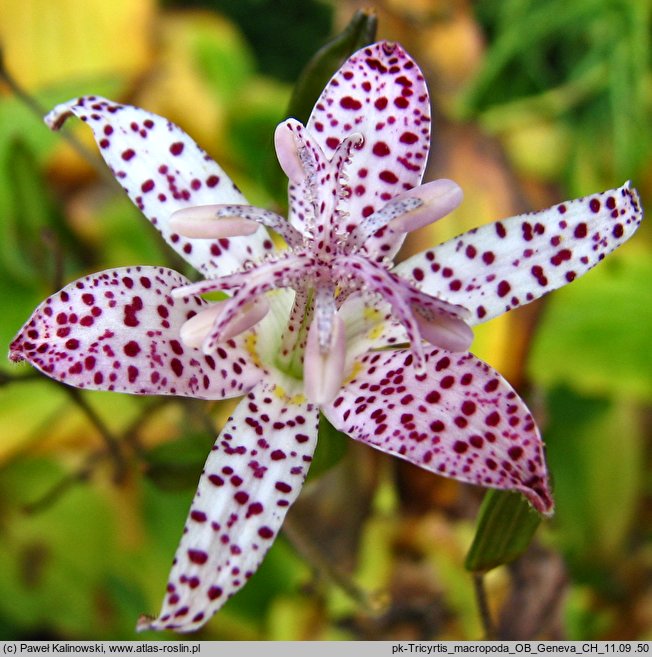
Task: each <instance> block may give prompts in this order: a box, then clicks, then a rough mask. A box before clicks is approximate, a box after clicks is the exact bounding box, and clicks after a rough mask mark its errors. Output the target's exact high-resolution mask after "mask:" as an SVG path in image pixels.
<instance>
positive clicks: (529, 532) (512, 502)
mask: <svg viewBox="0 0 652 657" xmlns="http://www.w3.org/2000/svg"><path fill="white" fill-rule="evenodd" d="M540 522H541V516H540V515H539V514H538V513H537V512H536V511H534V510H533V509H532V507H531V506H530V505H529V504H528V503H527V502H526V500H525V498H524V497H523V496H522V495H520V494H518V493H513V492H511V491H504V490H490V491H489V492H488V493H487V494H486V495H485V498H484V501H483V502H482V506H481V507H480V513H479V516H478V528H477V530H476V533H475V536H474V538H473V543H472V544H471V547H470V548H469V552H468V554H467V555H466V560H465V562H464V567H465V568H466V569H467V570H470V571H472V572H474V573H485V572H487V571H489V570H491V569H493V568H496V567H497V566H502V565H504V564H506V563H510V562H511V561H514V559H517V558H518V557H520V556H521V554H523V552H525V550H526V549H527V547H528V545H529V544H530V541H531V540H532V537H533V536H534V532H535V531H536V530H537V527H538V526H539V523H540Z"/></svg>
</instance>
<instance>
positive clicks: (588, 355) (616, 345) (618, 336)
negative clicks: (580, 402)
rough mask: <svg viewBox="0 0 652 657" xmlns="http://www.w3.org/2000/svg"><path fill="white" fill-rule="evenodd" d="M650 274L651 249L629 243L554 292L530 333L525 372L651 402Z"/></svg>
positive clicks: (588, 390) (600, 392) (552, 381)
mask: <svg viewBox="0 0 652 657" xmlns="http://www.w3.org/2000/svg"><path fill="white" fill-rule="evenodd" d="M637 239H639V238H638V237H635V238H634V240H635V241H636V240H637ZM631 246H632V247H633V246H634V245H633V244H632V245H631ZM650 280H652V259H650V256H649V253H648V252H647V251H646V250H644V249H642V248H641V249H639V250H632V249H629V250H628V252H627V254H626V256H623V255H622V252H619V253H618V254H615V255H612V256H610V257H609V258H608V259H607V260H605V261H604V262H603V263H601V264H600V266H599V267H596V269H594V270H593V271H592V272H590V273H589V274H587V275H586V276H585V277H583V278H582V279H581V280H580V281H577V282H576V283H573V284H572V285H569V286H566V287H565V288H563V289H561V290H557V291H556V292H555V294H554V295H552V297H551V298H550V301H549V302H548V305H547V306H546V311H545V314H544V318H543V321H542V323H541V325H540V327H539V330H538V332H537V335H536V337H535V339H534V343H533V348H532V352H531V355H530V359H529V364H528V365H529V366H528V370H529V375H530V377H531V378H532V379H533V380H535V381H536V382H537V383H539V384H543V385H545V386H546V387H553V386H555V385H560V384H565V385H569V386H571V387H572V388H573V389H575V390H577V391H581V392H584V393H586V394H591V395H607V396H612V395H613V396H618V397H625V396H629V397H632V398H634V399H639V400H641V401H648V402H649V401H650V400H652V349H650V336H651V335H652V286H650Z"/></svg>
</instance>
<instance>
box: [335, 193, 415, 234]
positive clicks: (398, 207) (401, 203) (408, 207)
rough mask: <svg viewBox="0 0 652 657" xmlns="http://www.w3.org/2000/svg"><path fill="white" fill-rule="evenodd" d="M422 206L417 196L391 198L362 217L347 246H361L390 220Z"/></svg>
mask: <svg viewBox="0 0 652 657" xmlns="http://www.w3.org/2000/svg"><path fill="white" fill-rule="evenodd" d="M422 206H423V201H422V200H421V199H419V198H405V197H403V196H401V197H399V198H395V199H392V200H391V201H389V203H387V204H386V205H384V206H383V207H382V208H380V210H377V211H376V212H374V213H373V214H371V215H369V216H368V217H367V218H366V219H363V220H362V221H361V222H360V223H359V224H358V225H357V226H356V227H355V228H354V229H353V231H352V232H351V234H350V235H349V237H348V238H347V240H346V244H347V246H349V247H358V246H362V245H363V244H364V243H365V242H366V241H367V239H369V238H370V237H371V236H372V235H373V234H374V233H376V232H378V231H379V230H380V229H381V228H384V227H385V226H387V225H388V224H389V225H390V226H391V222H392V221H395V220H396V219H398V218H400V217H401V216H402V215H404V214H405V213H406V212H410V211H412V210H416V209H418V208H420V207H422Z"/></svg>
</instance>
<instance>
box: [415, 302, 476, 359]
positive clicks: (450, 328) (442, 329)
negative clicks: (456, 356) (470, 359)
mask: <svg viewBox="0 0 652 657" xmlns="http://www.w3.org/2000/svg"><path fill="white" fill-rule="evenodd" d="M414 319H415V320H416V322H417V326H418V327H419V333H420V335H421V337H422V338H423V339H424V340H426V341H427V342H429V343H430V344H431V345H433V346H435V347H441V348H442V349H446V350H448V351H452V352H458V351H467V350H468V348H469V347H470V346H471V343H472V342H473V331H472V329H471V327H470V326H469V325H468V324H467V323H466V322H464V321H462V320H461V319H457V318H455V317H448V316H445V315H438V316H436V317H432V318H426V317H425V316H424V315H422V314H421V313H420V312H419V310H418V309H415V312H414Z"/></svg>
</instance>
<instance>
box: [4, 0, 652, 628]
mask: <svg viewBox="0 0 652 657" xmlns="http://www.w3.org/2000/svg"><path fill="white" fill-rule="evenodd" d="M361 8H365V9H367V10H373V11H375V12H376V15H377V18H378V37H379V38H385V39H393V40H398V41H400V42H402V44H403V45H404V46H405V48H406V49H407V50H408V51H409V52H410V53H411V54H412V55H413V56H414V57H415V58H416V59H417V61H418V62H419V63H420V65H421V67H422V68H423V70H424V72H425V73H426V75H427V77H428V80H429V85H430V89H431V95H432V102H433V109H434V117H435V126H434V127H435V130H434V139H433V147H432V154H431V160H430V166H429V171H428V173H427V175H426V179H433V178H437V177H443V176H446V177H449V178H452V179H454V180H456V181H457V182H458V183H459V184H460V185H461V186H462V187H463V189H464V191H465V201H464V203H463V205H462V206H461V208H460V209H459V210H457V211H456V212H455V213H454V214H453V215H452V216H451V217H449V218H447V219H446V220H444V221H442V222H439V223H437V224H436V225H435V226H433V227H429V228H427V229H423V230H422V232H421V233H420V234H418V235H417V236H416V237H414V238H413V239H412V241H411V242H408V243H407V244H406V247H405V248H404V251H403V254H402V255H407V254H409V253H411V252H415V251H418V250H421V249H423V247H424V245H425V244H435V243H437V242H439V241H442V240H444V239H446V238H449V237H452V236H453V235H455V234H457V233H459V232H462V231H464V230H466V229H468V228H471V227H474V226H477V225H480V224H483V223H486V222H488V221H492V220H495V219H498V218H502V217H506V216H510V215H513V214H517V213H520V212H523V211H527V210H532V209H539V208H543V207H547V206H549V205H551V204H553V203H555V202H559V201H561V200H563V199H566V198H572V197H576V196H580V195H583V194H586V193H590V192H595V191H599V190H602V189H606V188H610V187H615V186H619V185H621V184H622V183H623V182H624V181H625V180H627V179H631V180H632V181H633V183H634V185H635V186H636V187H638V188H639V190H640V191H641V194H642V198H643V205H644V206H645V205H647V206H648V207H652V205H651V202H652V157H651V150H650V146H651V140H652V132H651V130H650V125H651V122H650V121H651V118H652V112H651V110H652V75H651V69H650V35H651V31H650V28H651V21H650V15H651V10H652V4H651V3H650V1H649V0H575V1H574V2H567V0H548V1H547V2H545V3H542V2H538V1H537V0H482V1H478V2H471V1H470V0H384V1H382V2H365V3H358V2H353V1H351V2H349V1H346V0H345V1H342V2H328V1H325V0H324V1H320V0H212V1H211V0H206V1H201V0H197V1H196V2H173V1H167V2H166V1H163V0H160V1H158V2H157V1H156V0H113V1H112V2H111V3H107V2H105V1H104V0H59V1H58V2H56V3H53V2H50V1H49V0H0V47H1V48H2V51H3V56H4V71H5V72H4V74H3V79H2V80H0V295H1V296H0V298H1V300H2V308H3V312H2V320H1V321H0V343H1V344H2V345H8V344H9V342H10V340H11V338H12V337H13V335H14V334H15V333H16V331H17V330H18V329H19V328H20V326H21V325H22V323H23V322H24V321H25V320H26V319H27V317H28V316H29V315H30V313H31V312H32V310H33V308H34V307H35V306H36V305H37V303H39V302H40V301H41V300H42V299H43V298H44V297H45V296H47V295H49V294H51V293H52V292H53V291H55V290H56V289H58V288H59V287H61V286H62V285H64V284H65V283H67V282H69V281H71V280H73V279H74V278H77V277H79V276H81V275H84V274H86V273H90V272H93V271H98V270H100V269H104V268H108V267H116V266H125V265H134V264H166V265H169V266H173V267H176V268H179V269H183V264H182V263H179V262H178V261H176V260H175V258H173V257H172V254H171V251H170V250H168V249H167V248H166V247H165V245H164V244H163V243H162V241H161V240H160V239H159V237H158V235H157V234H156V232H155V231H154V230H153V229H151V227H150V226H149V225H148V224H147V222H146V221H144V220H143V219H142V217H140V215H139V213H138V211H137V210H136V209H135V208H134V207H132V206H131V204H130V202H129V201H128V199H127V198H126V197H125V196H123V195H122V194H121V192H120V190H119V189H118V187H117V185H116V184H114V183H113V182H112V181H111V180H109V179H108V178H107V176H106V172H104V173H103V165H101V164H99V160H98V159H97V158H96V156H95V153H96V150H95V146H94V144H93V143H92V141H91V140H90V135H89V134H88V132H86V131H84V130H83V127H82V126H80V125H74V126H72V129H71V132H72V134H73V135H74V136H75V138H76V139H77V140H79V141H80V142H81V143H82V144H83V145H84V146H85V148H87V149H88V151H89V152H90V154H91V155H90V158H86V159H85V158H84V157H81V156H80V155H79V153H78V152H77V151H76V150H75V149H73V148H71V146H70V145H69V144H68V143H67V142H66V140H65V139H63V138H62V136H61V135H59V134H52V133H50V132H49V131H48V130H47V129H46V127H45V125H44V124H43V123H42V121H41V119H40V118H39V114H41V113H42V111H44V110H42V109H41V108H44V109H45V110H47V109H50V108H51V107H52V106H53V105H54V104H56V103H58V102H62V101H64V100H67V99H69V98H72V97H75V96H79V95H82V94H87V93H95V94H101V95H106V96H109V97H111V98H113V99H115V100H119V101H122V102H128V103H131V104H135V105H139V106H142V107H145V108H147V109H149V110H151V111H153V112H156V113H158V114H162V115H164V116H166V117H168V118H169V119H171V120H173V121H175V122H176V123H178V124H179V125H181V126H182V127H183V128H184V129H185V130H186V131H187V132H188V133H189V134H190V135H191V136H192V137H193V138H194V139H195V140H196V141H197V142H198V143H200V144H201V145H202V146H203V147H204V148H206V149H207V150H208V151H209V153H210V154H211V155H212V156H213V157H214V158H215V159H216V160H217V161H219V162H220V164H221V165H222V166H223V167H224V168H225V169H226V170H227V172H228V173H229V175H230V176H231V178H232V179H233V180H234V181H236V182H237V184H238V185H239V186H240V187H241V189H243V191H244V192H245V194H246V196H247V197H248V199H249V200H250V201H251V202H252V203H254V204H256V205H262V206H266V207H270V208H274V209H276V210H277V211H283V210H284V203H285V199H284V197H283V194H282V193H279V187H278V184H277V181H278V169H275V166H276V165H275V164H274V160H273V150H272V134H273V129H274V127H275V125H276V124H277V123H278V122H279V121H280V120H282V119H283V118H285V116H286V108H287V106H288V101H289V99H290V93H291V90H292V85H293V82H294V81H295V80H296V78H297V76H298V74H299V73H300V71H301V69H302V68H303V66H304V65H305V64H306V63H307V61H308V60H309V59H310V57H311V56H312V55H313V54H314V52H315V51H316V49H317V47H318V46H320V45H321V44H323V43H324V42H325V41H326V40H327V39H328V38H329V37H330V36H331V35H333V34H335V33H337V32H339V31H341V30H342V29H343V27H344V26H345V25H346V24H347V23H348V22H349V20H350V19H351V17H352V16H353V14H354V12H355V11H356V10H358V9H361ZM8 76H10V79H9V77H8ZM16 85H18V87H19V88H18V89H17V88H16ZM17 92H18V93H17ZM71 123H72V122H71ZM80 128H81V129H80ZM651 230H652V229H650V226H649V222H648V223H644V225H643V226H642V228H641V230H640V231H639V232H638V234H637V235H636V236H635V237H634V239H632V240H631V242H630V243H628V244H627V245H626V246H625V247H623V248H622V249H620V250H619V251H618V252H617V253H616V254H615V255H613V256H611V257H610V258H608V259H607V260H606V261H605V262H604V263H602V264H601V266H600V267H599V268H597V269H596V270H594V271H592V272H591V273H589V274H588V275H587V276H585V277H584V278H582V279H581V280H580V281H578V282H576V283H574V284H573V285H571V286H569V287H566V288H564V289H563V290H560V291H558V292H556V293H554V294H553V295H552V296H551V297H549V298H546V299H544V300H542V301H540V302H537V303H535V304H532V305H530V306H527V307H526V308H523V309H521V310H519V311H516V312H513V313H510V314H509V315H508V316H503V317H501V318H499V319H497V320H494V321H492V322H490V323H489V324H488V325H486V326H482V327H479V328H478V330H477V333H476V335H477V337H476V341H475V343H474V345H473V351H474V352H475V353H476V354H477V355H478V356H480V357H481V358H483V359H485V360H486V361H487V362H489V363H490V364H491V365H493V366H494V367H496V368H497V369H498V370H500V371H501V372H502V373H503V374H504V375H505V376H506V378H507V379H508V380H510V381H511V382H512V384H513V385H514V386H515V387H517V388H518V390H519V392H520V393H521V394H522V395H523V396H524V397H525V399H526V400H527V401H528V403H529V405H530V407H531V408H532V410H533V412H534V414H535V416H536V417H537V420H538V422H539V423H540V426H541V427H542V429H543V432H544V436H545V440H546V444H547V448H548V461H549V466H550V470H551V472H552V477H553V481H554V489H555V498H556V502H557V513H556V515H555V517H554V519H552V520H551V521H546V522H544V523H543V524H541V526H540V527H539V528H538V531H537V533H536V535H535V537H534V540H533V541H532V543H531V544H530V546H529V548H528V549H527V550H526V551H525V553H524V554H523V555H522V556H521V557H520V558H519V559H518V560H516V561H515V562H513V563H512V564H510V565H508V566H502V567H500V568H496V569H494V570H492V571H491V572H489V573H488V574H487V575H486V577H485V578H484V590H485V593H486V602H487V604H488V612H489V614H490V615H491V617H492V618H493V623H494V625H495V633H496V635H497V636H499V637H500V638H504V639H532V638H549V639H582V640H595V639H608V640H612V639H621V640H626V639H630V640H633V639H648V640H652V541H651V540H650V539H651V538H652V536H651V533H652V487H651V484H652V479H651V473H652V469H651V467H650V465H651V464H650V460H651V450H650V447H651V438H652V436H651V427H652V405H651V402H652V349H651V348H650V336H651V329H652V285H651V284H650V281H652V259H651V257H650V255H651V253H652V245H651V242H650V237H651ZM0 384H1V385H0V639H64V640H71V639H134V638H136V635H135V633H134V626H135V621H136V619H137V617H138V615H139V614H140V613H143V612H147V613H156V612H157V610H158V609H159V605H160V602H161V600H162V596H163V592H164V588H165V583H166V581H167V575H168V570H169V566H170V563H171V560H172V557H173V555H174V551H175V549H176V546H177V543H178V540H179V537H180V533H181V529H182V526H183V523H184V520H185V516H186V513H187V509H188V507H189V504H190V500H191V498H192V495H193V493H194V490H195V483H196V480H197V477H198V474H199V472H200V471H201V467H202V464H203V460H204V458H205V456H206V454H207V453H208V451H209V449H210V446H211V445H212V442H213V440H214V437H215V435H216V434H217V432H218V431H219V429H220V427H221V425H222V423H223V422H224V420H225V418H226V417H227V416H228V413H229V411H230V409H232V408H233V404H232V403H231V402H224V403H212V404H211V403H206V402H197V401H192V400H177V399H172V398H136V397H130V396H125V395H117V394H104V393H91V392H84V393H78V392H75V391H73V390H71V389H67V388H65V387H63V386H60V385H58V384H56V383H53V382H51V381H49V380H46V379H44V378H43V377H41V376H40V375H38V374H37V373H35V372H34V371H32V370H31V369H30V368H29V367H28V366H26V365H22V366H16V365H10V364H9V363H3V364H2V365H0ZM318 457H319V462H320V465H319V466H318V467H317V468H316V472H315V474H314V475H313V476H312V477H311V478H310V480H309V484H308V485H307V486H306V488H305V490H304V493H303V495H302V498H301V500H300V502H299V503H298V504H297V505H296V507H295V508H294V509H293V510H292V512H291V514H290V516H289V519H288V522H287V523H286V526H285V527H286V531H285V532H284V534H283V535H282V536H281V538H280V539H279V540H277V541H276V543H275V545H274V547H273V548H272V550H271V552H270V553H269V556H268V557H267V559H266V561H265V562H264V564H263V566H262V567H261V568H260V570H259V572H258V573H257V574H256V575H255V577H254V578H253V579H252V580H251V582H250V583H249V584H248V585H247V587H246V588H245V589H244V590H243V591H242V592H241V593H239V594H238V595H237V596H235V597H234V598H233V599H232V600H231V601H230V602H229V603H228V604H227V605H226V607H225V608H224V609H223V610H222V611H221V612H220V613H219V614H218V615H217V616H216V617H215V618H214V619H213V620H212V621H211V622H210V623H209V624H208V625H207V626H206V627H205V628H204V629H203V630H202V631H201V632H200V633H199V634H197V635H193V636H192V638H193V639H199V638H201V639H234V640H236V639H285V640H287V639H458V640H459V639H479V638H482V636H483V633H484V631H485V629H486V628H483V624H482V622H481V617H480V614H479V612H478V600H477V598H476V590H475V589H474V584H473V579H472V577H471V575H470V574H469V572H468V571H467V570H466V569H465V567H464V560H465V556H466V553H467V551H468V549H469V546H470V544H471V541H472V539H473V535H474V531H475V527H476V517H477V514H478V508H479V505H480V502H481V500H482V497H483V494H484V491H481V490H477V489H474V488H473V487H470V486H463V485H459V484H457V483H455V482H451V481H449V480H446V479H442V478H439V477H436V476H434V475H431V474H427V473H424V472H421V471H419V470H417V469H415V468H413V467H411V466H409V465H407V464H404V463H399V462H398V461H396V460H391V459H388V458H385V457H383V456H381V455H379V454H377V453H376V452H374V451H372V450H370V449H367V448H364V447H362V446H360V445H357V444H354V443H353V441H342V440H341V439H340V438H339V437H337V436H322V439H321V442H320V447H319V453H318ZM141 638H142V635H141ZM144 638H159V639H160V638H167V639H170V640H183V637H178V636H175V635H167V634H162V633H161V634H156V633H149V634H145V635H144Z"/></svg>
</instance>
